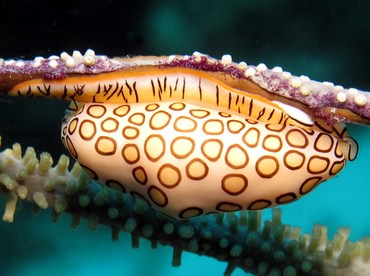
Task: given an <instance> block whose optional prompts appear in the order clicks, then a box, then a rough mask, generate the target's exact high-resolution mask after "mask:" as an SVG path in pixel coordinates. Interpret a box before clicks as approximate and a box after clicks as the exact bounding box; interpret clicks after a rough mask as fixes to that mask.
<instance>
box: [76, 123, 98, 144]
mask: <svg viewBox="0 0 370 276" xmlns="http://www.w3.org/2000/svg"><path fill="white" fill-rule="evenodd" d="M78 133H79V134H80V136H81V138H82V139H84V140H86V141H90V140H91V139H93V138H94V136H95V134H96V126H95V122H93V121H91V120H83V121H82V122H81V124H80V128H79V132H78Z"/></svg>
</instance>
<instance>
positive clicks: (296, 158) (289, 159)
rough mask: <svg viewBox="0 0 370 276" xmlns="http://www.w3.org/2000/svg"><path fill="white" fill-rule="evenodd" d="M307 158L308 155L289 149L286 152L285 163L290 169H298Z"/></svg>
mask: <svg viewBox="0 0 370 276" xmlns="http://www.w3.org/2000/svg"><path fill="white" fill-rule="evenodd" d="M305 160H306V156H305V155H304V154H303V153H301V152H299V151H296V150H289V151H287V152H286V153H285V154H284V165H285V167H287V168H288V169H291V170H298V169H300V168H301V167H302V166H303V164H304V162H305Z"/></svg>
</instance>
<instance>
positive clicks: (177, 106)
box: [169, 102, 185, 111]
mask: <svg viewBox="0 0 370 276" xmlns="http://www.w3.org/2000/svg"><path fill="white" fill-rule="evenodd" d="M169 108H170V109H172V110H175V111H180V110H183V109H184V108H185V104H184V103H180V102H177V103H173V104H171V105H170V106H169Z"/></svg>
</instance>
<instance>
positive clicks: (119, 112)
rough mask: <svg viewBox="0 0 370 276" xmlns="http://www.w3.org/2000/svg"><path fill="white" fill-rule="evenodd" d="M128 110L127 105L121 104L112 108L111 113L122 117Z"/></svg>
mask: <svg viewBox="0 0 370 276" xmlns="http://www.w3.org/2000/svg"><path fill="white" fill-rule="evenodd" d="M129 111H130V106H129V105H121V106H119V107H117V108H115V109H114V110H113V114H114V115H116V116H118V117H123V116H125V115H126V114H127V113H129Z"/></svg>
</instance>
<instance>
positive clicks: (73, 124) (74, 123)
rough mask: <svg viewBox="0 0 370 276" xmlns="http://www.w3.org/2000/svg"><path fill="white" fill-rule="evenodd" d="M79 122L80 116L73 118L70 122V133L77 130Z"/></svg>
mask: <svg viewBox="0 0 370 276" xmlns="http://www.w3.org/2000/svg"><path fill="white" fill-rule="evenodd" d="M77 124H78V118H73V120H72V121H70V123H69V124H68V133H69V134H70V135H72V134H73V133H74V132H75V131H76V128H77Z"/></svg>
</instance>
